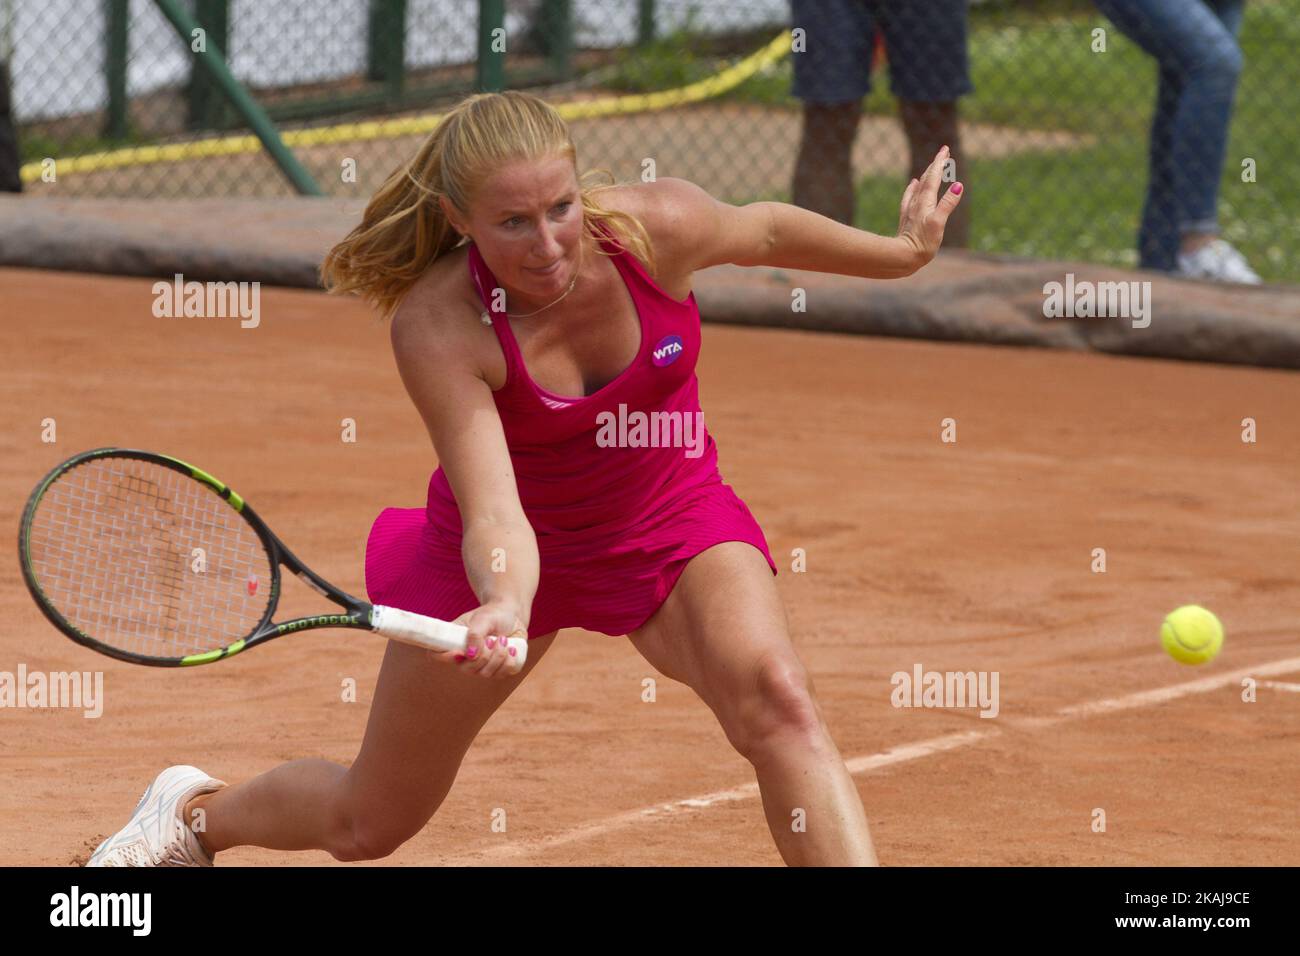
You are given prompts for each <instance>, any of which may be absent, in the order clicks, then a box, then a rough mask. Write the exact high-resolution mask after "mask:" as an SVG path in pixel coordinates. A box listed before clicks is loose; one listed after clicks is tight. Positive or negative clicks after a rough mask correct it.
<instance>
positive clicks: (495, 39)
mask: <svg viewBox="0 0 1300 956" xmlns="http://www.w3.org/2000/svg"><path fill="white" fill-rule="evenodd" d="M505 28H506V4H505V0H478V89H479V92H482V93H499V92H501V90H503V89H505V85H506V51H505ZM497 31H500V32H499V33H498V32H497ZM494 47H495V49H494Z"/></svg>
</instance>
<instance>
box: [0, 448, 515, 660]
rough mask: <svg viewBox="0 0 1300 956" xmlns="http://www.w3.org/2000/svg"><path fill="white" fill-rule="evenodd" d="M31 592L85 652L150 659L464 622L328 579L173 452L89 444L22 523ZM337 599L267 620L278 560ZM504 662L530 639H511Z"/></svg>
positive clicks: (429, 640)
mask: <svg viewBox="0 0 1300 956" xmlns="http://www.w3.org/2000/svg"><path fill="white" fill-rule="evenodd" d="M18 557H19V562H20V563H21V564H22V569H23V578H24V580H25V581H26V582H27V589H28V590H29V591H31V594H32V597H33V598H35V599H36V603H37V604H38V605H39V606H40V609H41V611H42V612H43V613H44V614H45V616H46V617H47V618H49V620H50V623H52V624H53V625H54V626H55V627H57V628H58V629H59V630H60V631H62V632H63V633H64V634H66V635H67V636H68V637H70V638H72V639H73V640H74V641H76V642H77V643H78V644H84V645H85V646H86V647H89V648H91V649H92V650H96V651H99V652H100V653H102V654H107V655H109V656H110V657H116V658H118V659H119V660H123V661H130V662H131V663H133V664H150V665H153V666H158V667H188V666H192V665H195V664H210V663H212V662H213V661H220V660H225V659H226V658H227V657H231V656H233V655H235V654H238V653H239V652H240V651H244V650H247V649H248V648H250V647H254V646H256V645H258V644H262V643H265V642H266V641H270V640H273V639H274V638H277V637H280V636H282V635H285V634H293V633H297V632H299V631H308V630H313V629H315V628H318V627H340V628H343V627H347V628H365V629H367V630H369V631H373V632H374V633H376V634H379V635H381V636H383V637H387V638H391V639H392V640H395V641H401V642H402V643H404V644H412V645H415V646H416V647H423V648H427V649H429V650H436V651H464V650H465V646H466V635H467V633H468V632H467V630H466V629H465V628H464V627H463V626H461V625H459V624H451V623H449V622H447V621H440V620H437V619H436V618H432V617H425V616H423V615H421V614H413V613H411V612H409V611H403V610H400V609H398V608H393V607H384V606H382V605H378V604H376V605H372V604H369V603H367V602H365V601H361V600H359V599H357V598H354V597H353V596H352V595H350V594H348V593H347V592H345V591H342V590H340V589H339V588H336V587H335V586H334V585H332V584H330V583H329V582H328V581H326V580H325V579H324V578H322V577H321V576H320V575H318V574H316V573H315V572H314V571H312V570H311V568H309V567H307V566H306V565H305V564H303V563H302V561H300V560H299V559H298V558H297V557H295V556H294V554H293V552H291V551H290V550H289V549H288V548H287V547H285V545H284V542H282V541H281V540H280V539H279V538H277V537H276V536H275V534H274V533H273V532H272V531H271V529H270V528H268V527H267V526H266V523H265V522H264V521H263V520H262V519H261V518H260V517H258V515H257V513H256V512H254V511H253V509H252V508H251V507H249V505H248V503H247V502H246V501H244V499H243V498H241V497H240V496H239V495H238V494H236V493H235V492H234V491H233V490H232V489H231V488H228V487H227V486H226V485H224V484H222V483H221V482H220V481H218V480H217V479H215V478H213V477H212V476H211V475H209V474H208V473H207V472H205V471H203V470H201V469H199V468H195V467H194V466H193V465H189V464H186V463H185V462H183V461H180V460H179V459H176V458H171V457H169V456H167V455H159V454H155V453H153V452H148V451H139V450H135V449H130V448H97V449H95V450H94V451H87V452H82V453H81V454H79V455H74V456H73V457H72V458H69V459H68V460H67V461H65V462H63V463H62V464H60V465H58V466H56V467H55V468H54V469H53V470H52V471H51V472H50V473H49V474H48V475H46V476H45V478H44V479H42V480H41V483H40V484H39V485H37V486H36V489H35V490H34V491H33V492H32V495H31V498H29V499H28V501H27V507H26V508H25V509H24V510H23V519H22V524H21V526H20V528H19V532H18ZM282 567H283V568H285V569H286V570H288V571H289V573H291V574H294V575H296V576H297V577H298V578H299V579H300V580H302V581H303V582H304V583H305V584H306V585H307V586H308V587H310V588H311V589H312V590H314V591H316V592H317V593H319V594H321V595H322V596H323V597H326V598H329V600H331V601H333V602H334V603H335V604H337V605H338V606H339V607H340V608H341V609H342V611H341V613H340V612H335V613H330V614H313V615H310V616H308V617H299V618H294V619H292V620H287V621H280V622H278V623H277V622H273V621H272V620H271V618H272V616H273V615H274V614H275V610H276V606H277V604H278V603H279V600H280V569H281V568H282ZM507 647H508V648H513V649H514V650H513V655H512V656H511V657H509V658H508V661H507V663H506V665H505V666H506V668H507V670H508V671H509V672H511V673H518V672H519V671H520V670H521V669H522V668H523V666H524V661H525V659H526V656H527V652H528V642H527V640H526V639H524V638H519V637H511V638H509V640H508V644H507Z"/></svg>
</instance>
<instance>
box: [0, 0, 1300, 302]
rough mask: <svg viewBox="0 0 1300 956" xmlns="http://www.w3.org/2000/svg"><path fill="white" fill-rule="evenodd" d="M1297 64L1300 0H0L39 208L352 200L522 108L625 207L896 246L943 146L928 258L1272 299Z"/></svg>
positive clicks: (1278, 274) (1290, 266) (1281, 266)
mask: <svg viewBox="0 0 1300 956" xmlns="http://www.w3.org/2000/svg"><path fill="white" fill-rule="evenodd" d="M1193 14H1196V15H1193ZM1238 15H1239V22H1238V21H1237V20H1235V19H1234V18H1238ZM1144 16H1145V17H1146V18H1147V19H1146V20H1145V21H1142V17H1144ZM1112 17H1113V18H1114V19H1112ZM1215 24H1218V27H1215ZM1225 37H1226V38H1227V39H1225ZM1297 47H1300V0H1246V2H1245V3H1244V5H1243V4H1242V3H1241V2H1239V0H1095V2H1093V0H987V2H978V0H876V2H871V0H746V2H744V3H733V2H729V0H691V2H685V0H284V2H278V3H268V2H257V0H152V2H151V0H97V2H91V0H0V59H3V61H4V67H5V70H6V72H7V75H8V87H9V89H8V93H9V100H10V110H9V113H10V122H11V124H12V127H13V131H14V132H16V139H17V144H18V150H19V160H18V163H19V165H21V177H22V186H23V190H24V191H25V192H26V193H28V194H29V195H31V196H33V197H44V196H61V197H142V198H163V199H165V198H179V197H186V198H189V197H273V196H291V195H294V194H321V195H328V196H334V197H358V198H360V197H365V196H368V195H369V194H370V193H371V192H372V191H373V190H374V189H375V188H376V186H378V184H379V183H380V182H382V181H383V179H384V178H385V177H386V176H387V175H388V174H389V173H390V172H391V171H392V170H393V169H394V168H395V167H397V166H398V165H400V164H401V163H402V162H404V161H405V160H406V159H407V158H408V157H409V156H410V155H411V154H412V153H413V152H414V151H415V150H416V148H417V146H418V145H419V143H420V142H421V141H422V140H423V139H424V137H425V136H427V135H428V132H429V130H430V129H431V128H432V127H433V125H434V124H435V123H436V116H437V114H438V111H439V110H440V109H442V108H445V107H446V106H448V105H450V104H452V103H454V102H456V101H457V100H458V99H460V98H461V97H463V96H465V95H467V94H468V93H471V92H474V91H476V90H480V89H504V88H515V89H528V90H531V91H533V92H536V93H538V94H539V95H541V96H544V97H545V98H547V99H548V101H549V102H551V103H553V104H555V105H556V106H558V107H560V108H561V109H562V112H563V113H564V115H565V116H566V118H567V119H568V120H569V122H570V125H571V128H572V130H573V135H574V141H575V143H576V145H577V147H578V154H579V162H580V165H581V166H582V168H583V169H587V168H607V169H609V170H611V171H612V172H613V173H614V174H615V176H617V177H618V178H619V179H620V180H636V179H641V178H645V177H647V176H649V175H657V176H679V177H683V178H686V179H690V180H692V181H694V182H697V183H699V184H700V185H701V186H703V187H704V188H706V189H708V190H709V191H710V192H712V193H713V194H714V195H715V196H718V197H719V198H722V199H725V200H727V201H730V202H734V203H743V202H750V201H755V200H760V199H775V200H780V201H785V202H795V203H797V204H799V205H803V206H805V207H807V208H811V209H815V210H816V211H818V212H821V213H823V214H825V215H829V216H832V217H834V218H837V219H840V220H842V221H851V222H853V224H854V225H857V226H859V227H861V228H864V229H870V230H872V231H873V232H879V233H886V234H893V233H894V232H895V231H896V229H897V221H898V203H899V199H900V197H901V195H902V193H903V190H904V188H905V187H906V185H907V182H908V180H909V178H910V177H911V176H913V175H916V174H917V172H918V171H919V170H920V169H923V168H924V166H925V165H926V164H928V163H929V161H930V159H931V158H932V157H933V155H934V153H935V151H936V150H937V149H938V148H939V146H942V145H944V144H948V145H950V146H952V147H953V151H954V156H955V169H954V170H950V171H949V175H948V178H949V179H953V178H958V179H960V180H961V181H962V182H963V183H964V184H965V186H966V195H965V197H964V198H963V201H962V204H961V207H960V208H959V213H960V215H959V216H957V217H955V218H954V221H953V222H952V223H950V228H949V235H948V237H947V239H946V242H947V244H949V245H951V246H965V247H968V248H972V249H976V250H980V251H986V252H996V253H1010V254H1014V255H1024V256H1033V257H1055V258H1066V259H1075V260H1085V261H1093V262H1104V263H1111V264H1116V265H1128V266H1135V265H1145V266H1149V267H1154V268H1168V267H1171V266H1172V265H1173V258H1172V257H1173V255H1174V254H1175V253H1176V252H1177V251H1178V250H1177V243H1178V241H1179V239H1180V237H1181V236H1182V234H1183V233H1184V232H1185V231H1187V230H1193V231H1195V230H1200V231H1202V232H1207V231H1212V230H1213V229H1215V228H1217V229H1219V230H1221V232H1222V235H1223V237H1224V238H1225V239H1227V240H1228V241H1230V242H1231V243H1232V244H1233V245H1234V246H1236V248H1237V249H1239V250H1240V251H1241V252H1242V253H1243V254H1244V255H1245V257H1246V258H1247V260H1249V262H1250V263H1251V264H1252V266H1253V267H1254V268H1255V270H1256V271H1257V272H1259V273H1260V275H1262V276H1263V277H1264V278H1265V279H1266V280H1269V281H1291V282H1296V281H1300V214H1298V213H1300V210H1297V208H1296V206H1297V205H1300V198H1297V193H1296V190H1295V189H1294V188H1293V184H1294V182H1295V174H1296V173H1297V171H1298V170H1297V165H1300V164H1297V161H1296V156H1297V155H1300V124H1297V123H1296V121H1295V117H1296V116H1297V115H1300V59H1297V58H1296V57H1295V53H1294V51H1295V50H1296V49H1297ZM3 99H4V98H3V97H2V96H0V101H3ZM0 125H3V121H2V120H0ZM1153 142H1154V148H1153ZM11 165H13V163H12V161H11Z"/></svg>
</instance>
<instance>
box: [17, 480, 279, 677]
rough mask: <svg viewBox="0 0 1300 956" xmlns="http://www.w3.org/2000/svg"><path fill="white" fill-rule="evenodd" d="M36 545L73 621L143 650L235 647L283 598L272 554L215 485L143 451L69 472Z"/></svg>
mask: <svg viewBox="0 0 1300 956" xmlns="http://www.w3.org/2000/svg"><path fill="white" fill-rule="evenodd" d="M28 553H29V555H30V559H31V560H30V563H31V568H32V572H33V574H34V576H35V578H36V582H37V584H38V585H39V586H40V589H41V591H42V592H43V593H44V595H45V597H46V599H47V601H48V602H49V603H50V604H51V605H52V606H53V607H54V608H55V609H56V610H57V611H58V612H59V613H60V614H61V615H62V616H63V617H64V618H65V619H66V620H67V621H68V623H70V624H71V625H72V626H73V627H75V628H77V630H79V631H81V632H82V633H84V634H86V635H89V636H90V637H92V638H94V639H95V640H97V641H100V642H101V643H104V644H109V645H112V646H113V647H116V648H119V649H121V650H124V651H128V652H130V653H134V654H139V655H143V656H148V657H185V656H187V655H190V654H201V653H205V652H208V651H213V650H217V649H219V648H222V647H225V646H226V645H228V644H231V643H233V642H234V641H237V640H239V639H240V638H243V637H248V636H250V635H251V634H252V633H253V632H254V631H255V630H256V628H257V625H258V624H259V623H260V622H261V620H262V617H263V615H264V614H265V613H266V609H267V606H268V605H269V604H270V602H271V596H272V595H271V563H270V558H269V556H268V555H267V553H266V548H265V547H264V545H263V544H262V541H261V539H260V538H259V537H258V536H257V533H256V532H255V531H254V530H253V529H252V527H251V526H250V525H249V524H248V522H246V521H245V520H244V519H243V518H241V517H240V516H239V515H238V514H237V513H236V512H235V511H234V510H233V509H232V508H231V507H230V506H229V505H228V504H226V503H225V502H224V501H222V500H221V499H220V498H219V497H218V496H217V495H216V494H215V493H214V492H213V491H212V490H211V489H210V488H209V487H208V486H207V485H205V484H203V483H201V482H199V481H197V480H196V479H193V478H190V477H189V476H187V475H184V474H182V473H180V472H177V471H174V470H172V469H170V468H167V467H165V466H162V465H158V464H155V463H153V462H148V461H141V460H139V459H131V458H108V457H105V458H96V459H91V460H90V461H87V462H83V463H81V464H78V465H76V466H74V467H73V468H71V469H69V470H68V471H67V472H65V473H64V474H62V475H60V476H59V477H58V478H57V479H56V480H55V481H54V483H53V484H52V485H50V487H49V488H47V489H46V491H45V494H44V495H43V496H42V498H41V500H40V502H39V504H38V505H37V508H36V511H35V514H34V515H33V519H32V526H31V532H30V537H29V545H28Z"/></svg>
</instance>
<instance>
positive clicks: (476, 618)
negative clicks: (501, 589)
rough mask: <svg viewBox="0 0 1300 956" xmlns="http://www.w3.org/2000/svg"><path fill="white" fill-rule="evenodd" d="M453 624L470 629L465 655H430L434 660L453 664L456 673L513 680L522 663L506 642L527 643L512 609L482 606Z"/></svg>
mask: <svg viewBox="0 0 1300 956" xmlns="http://www.w3.org/2000/svg"><path fill="white" fill-rule="evenodd" d="M455 623H457V624H461V625H463V626H465V627H466V628H468V629H469V635H468V636H467V637H466V644H465V653H464V654H458V653H456V652H454V651H430V653H431V654H433V655H434V657H437V658H440V659H442V660H445V661H447V662H448V663H451V664H453V665H454V666H455V667H456V668H457V669H459V670H462V671H465V672H467V673H474V674H477V675H478V676H480V677H514V676H515V675H516V674H518V673H519V671H520V670H522V669H523V666H524V661H523V659H522V657H521V656H520V655H519V653H518V651H517V650H516V652H515V653H513V654H512V653H511V650H512V648H511V647H510V645H509V644H508V643H507V640H506V639H507V638H511V637H513V638H520V639H523V640H527V639H528V629H527V628H525V627H524V623H523V621H521V620H520V619H519V615H518V612H517V611H515V610H514V608H511V607H506V606H505V605H502V604H484V605H482V606H481V607H477V608H475V609H474V610H472V611H467V612H465V613H464V614H462V615H461V616H460V617H458V618H456V621H455Z"/></svg>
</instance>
